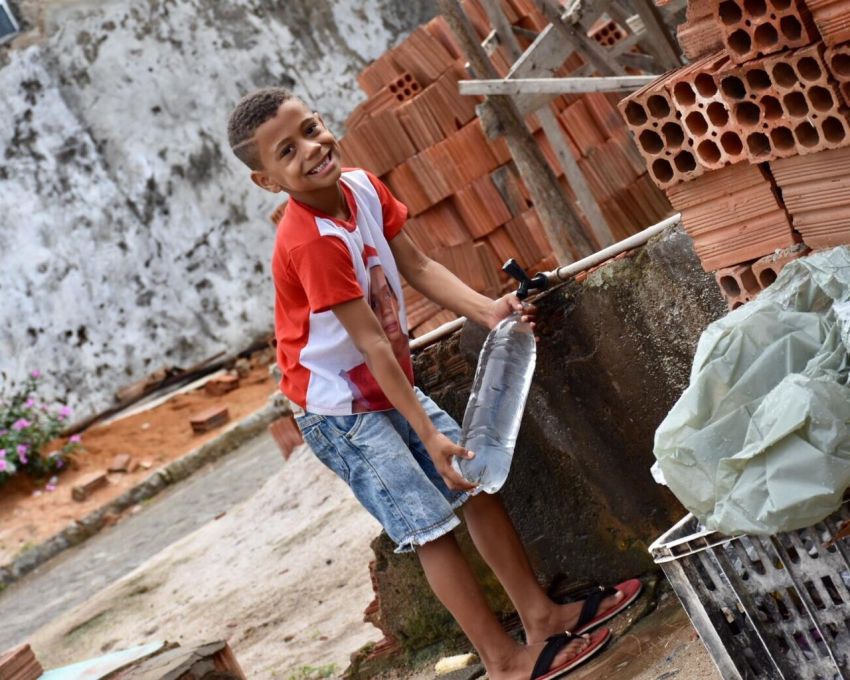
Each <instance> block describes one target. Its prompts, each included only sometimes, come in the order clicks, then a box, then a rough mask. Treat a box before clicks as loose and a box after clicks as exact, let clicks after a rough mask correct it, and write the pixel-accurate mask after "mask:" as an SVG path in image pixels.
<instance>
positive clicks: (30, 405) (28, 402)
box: [24, 397, 35, 408]
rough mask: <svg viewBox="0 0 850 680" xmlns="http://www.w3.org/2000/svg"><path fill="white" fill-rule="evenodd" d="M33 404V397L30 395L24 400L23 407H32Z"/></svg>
mask: <svg viewBox="0 0 850 680" xmlns="http://www.w3.org/2000/svg"><path fill="white" fill-rule="evenodd" d="M34 406H35V399H33V398H32V397H30V398H29V399H27V400H26V401H25V402H24V408H33V407H34Z"/></svg>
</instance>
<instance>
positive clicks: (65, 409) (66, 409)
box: [57, 406, 73, 418]
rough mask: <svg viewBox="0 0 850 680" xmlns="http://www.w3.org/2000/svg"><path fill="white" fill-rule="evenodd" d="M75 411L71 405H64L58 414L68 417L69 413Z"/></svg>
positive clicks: (61, 416)
mask: <svg viewBox="0 0 850 680" xmlns="http://www.w3.org/2000/svg"><path fill="white" fill-rule="evenodd" d="M71 413H73V410H72V409H71V407H70V406H63V407H62V408H60V409H59V413H58V414H57V415H58V416H59V417H60V418H67V417H68V416H69V415H71Z"/></svg>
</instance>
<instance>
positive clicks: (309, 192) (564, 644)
mask: <svg viewBox="0 0 850 680" xmlns="http://www.w3.org/2000/svg"><path fill="white" fill-rule="evenodd" d="M228 137H229V141H230V145H231V148H232V149H233V152H234V153H235V154H236V156H237V157H238V158H239V159H240V160H242V161H243V162H244V163H245V164H246V165H247V166H248V167H249V169H250V170H251V179H252V181H253V182H254V183H255V184H256V185H257V186H259V187H260V188H262V189H264V190H266V191H270V192H274V193H277V192H287V193H288V194H289V202H288V203H287V207H286V210H285V212H284V215H283V217H282V219H281V221H280V224H279V225H278V231H277V238H276V243H275V248H274V254H273V256H272V274H273V278H274V284H275V334H276V337H277V348H278V363H279V365H280V368H281V370H282V372H283V380H282V382H281V390H282V391H283V392H284V393H285V394H286V395H287V396H288V397H289V398H290V399H292V401H294V402H296V403H297V404H299V405H300V406H301V407H302V408H303V409H304V411H305V414H304V415H303V416H300V417H299V418H298V424H299V427H300V428H301V430H302V433H303V435H304V439H305V441H306V442H307V443H308V444H309V446H310V448H311V449H312V450H313V452H314V453H315V454H316V456H317V457H318V458H319V459H320V460H321V461H322V462H323V463H324V464H325V465H326V466H327V467H329V468H330V469H331V470H333V471H334V472H335V473H336V474H337V475H339V477H341V478H342V479H343V480H344V481H345V482H346V483H347V484H348V485H349V487H350V488H351V490H352V491H353V493H354V494H355V496H356V497H357V498H358V500H359V501H360V502H361V504H362V505H363V506H364V507H365V508H366V509H367V510H368V511H369V512H370V513H371V514H372V515H373V516H374V517H375V518H376V519H377V520H378V521H379V522H380V523H381V524H382V526H383V527H384V529H385V530H386V532H387V534H388V535H389V536H390V538H391V539H393V541H395V543H396V544H397V546H398V548H397V551H398V552H406V551H411V550H415V551H416V553H417V555H418V557H419V559H420V561H421V563H422V566H423V569H424V571H425V575H426V577H427V579H428V582H429V583H430V585H431V587H432V589H433V590H434V592H435V594H436V595H437V597H438V598H439V599H440V600H441V601H442V602H443V604H444V605H445V606H446V607H447V608H448V609H449V611H451V613H452V615H453V616H454V617H455V619H456V620H457V621H458V623H459V624H460V626H461V628H462V629H463V631H464V632H465V633H466V635H467V637H469V639H470V641H471V642H472V644H473V645H474V646H475V647H476V649H477V650H478V652H479V655H480V656H481V659H482V661H483V663H484V665H485V667H486V668H487V672H488V674H489V677H490V678H491V679H492V680H527V679H528V678H541V679H548V678H554V677H560V676H562V675H563V674H565V673H566V672H568V671H569V670H571V669H572V668H574V667H575V666H576V665H578V664H579V663H582V662H583V661H586V660H587V659H588V658H589V657H590V656H591V655H592V654H594V653H596V652H598V651H599V650H600V649H601V648H602V646H603V645H604V644H605V642H606V641H607V639H608V636H609V632H608V631H607V630H605V629H596V630H595V632H594V633H593V634H592V635H582V634H583V633H586V632H587V631H590V630H592V629H594V628H596V626H598V625H599V624H600V623H602V622H603V621H605V620H607V619H608V618H610V617H611V616H613V615H614V614H616V613H617V612H619V611H620V610H622V609H623V608H624V607H625V606H627V605H628V604H629V603H630V602H631V601H632V600H633V599H634V598H635V597H637V594H638V591H639V589H640V585H639V582H636V581H629V582H626V583H624V584H620V586H618V587H617V589H616V590H614V589H610V590H600V591H599V592H598V593H596V594H595V595H594V596H592V597H589V598H588V599H587V600H585V601H584V602H579V603H570V604H556V603H554V602H552V601H551V600H550V599H549V598H548V597H547V595H546V594H545V592H544V591H543V590H542V589H541V587H540V585H539V584H538V583H537V580H536V578H535V576H534V573H533V571H532V569H531V567H530V565H529V562H528V558H527V556H526V554H525V551H524V549H523V547H522V544H521V543H520V540H519V536H518V535H517V533H516V530H515V529H514V527H513V524H512V523H511V520H510V518H509V517H508V515H507V513H506V512H505V509H504V507H503V505H502V503H501V500H500V499H499V498H498V496H493V495H489V494H483V493H482V494H477V493H475V491H476V490H475V489H474V487H473V486H472V485H471V484H469V483H468V482H467V481H466V480H464V479H463V478H462V477H461V476H460V475H459V474H458V473H457V472H456V471H455V470H454V468H453V467H452V465H451V461H452V458H453V457H455V456H457V457H471V456H472V455H473V454H472V453H471V452H469V451H466V450H464V449H463V448H462V447H460V446H458V445H457V443H456V442H457V441H458V439H459V436H460V428H459V427H458V425H457V423H455V421H454V420H452V418H451V417H450V416H448V415H447V414H446V413H445V412H443V411H442V410H441V409H440V408H439V407H438V406H437V405H436V404H435V403H434V402H433V401H431V400H430V399H429V398H428V397H427V396H425V395H424V394H423V393H422V392H421V391H420V390H419V389H418V388H415V387H414V385H413V367H412V361H411V357H410V349H409V343H408V336H407V330H406V329H407V314H406V310H405V306H404V298H403V295H402V289H401V277H404V279H405V280H406V281H407V282H408V283H409V284H410V285H411V286H413V287H414V288H415V289H416V290H418V291H419V292H421V293H422V294H423V295H425V296H426V297H428V298H429V299H431V300H433V301H434V302H436V303H437V304H439V305H441V306H443V307H445V308H447V309H450V310H452V311H454V312H456V313H457V314H459V315H463V316H466V317H467V318H469V319H471V320H472V321H474V322H476V323H478V324H481V325H483V326H485V327H487V328H493V327H494V326H495V325H496V324H497V323H498V322H499V321H500V320H502V319H504V318H505V317H507V316H508V315H510V314H512V313H514V312H516V311H522V313H523V314H525V317H524V318H525V319H526V320H531V318H532V315H533V314H534V309H533V307H531V306H528V305H523V304H522V303H520V301H519V300H518V299H517V298H516V296H515V295H506V296H504V297H502V298H500V299H498V300H491V299H489V298H487V297H485V296H483V295H481V294H479V293H477V292H475V291H474V290H472V289H471V288H469V287H468V286H467V285H465V284H464V283H463V282H462V281H460V280H459V279H458V278H457V277H455V276H454V275H453V274H452V273H451V272H449V271H448V270H447V269H446V268H445V267H443V266H442V265H440V264H438V263H437V262H435V261H433V260H431V259H430V258H428V257H426V256H425V255H424V254H423V253H421V252H420V251H419V250H418V249H417V248H416V247H415V246H414V245H413V243H412V241H411V240H410V239H409V238H408V237H407V235H406V234H405V232H404V224H405V220H406V218H407V208H406V207H405V206H404V205H403V204H402V203H400V202H399V201H398V200H396V199H395V198H394V197H393V196H392V194H391V193H390V191H389V190H388V189H387V188H386V186H384V184H383V183H381V181H380V180H379V179H378V178H376V177H374V176H373V175H371V174H370V173H368V172H367V171H365V170H359V169H343V168H342V167H341V166H340V149H339V145H338V144H337V141H336V139H335V138H334V136H333V134H332V133H331V132H330V131H329V130H328V129H327V127H326V126H325V125H324V123H323V121H322V119H321V116H319V115H318V114H316V113H315V112H313V111H312V110H311V109H310V108H309V107H308V106H307V105H306V104H305V103H304V102H303V101H302V100H300V99H299V98H297V97H295V96H294V95H292V94H291V93H290V92H289V91H288V90H285V89H282V88H268V89H264V90H260V91H257V92H254V93H253V94H250V95H248V96H247V97H245V98H244V99H243V100H242V101H241V102H240V103H239V104H238V105H237V106H236V108H235V110H234V111H233V113H232V114H231V116H230V120H229V122H228ZM459 508H462V512H463V516H464V519H465V520H466V523H467V526H468V528H469V532H470V535H471V536H472V539H473V542H474V543H475V546H476V548H477V549H478V550H479V552H480V553H481V554H482V556H483V557H484V559H485V560H486V561H487V563H488V564H489V565H490V567H491V568H492V569H493V571H494V573H495V574H496V576H497V577H498V578H499V580H500V581H501V582H502V584H503V585H504V587H505V590H506V591H507V593H508V595H509V596H510V597H511V599H512V601H513V603H514V605H515V606H516V608H517V611H518V612H519V615H520V618H521V620H522V623H523V626H524V628H525V632H526V639H527V640H528V644H526V645H520V644H518V643H517V642H516V641H514V640H513V639H512V638H510V637H509V636H508V635H507V634H506V633H505V632H504V631H503V630H502V627H501V625H500V624H499V621H498V620H497V618H496V617H495V615H494V614H493V613H492V612H491V611H490V609H489V607H488V605H487V602H486V600H485V599H484V595H483V593H482V591H481V589H480V587H479V586H478V584H477V583H476V581H475V579H474V577H473V575H472V572H471V570H470V568H469V565H468V564H467V562H466V560H465V559H464V557H463V555H462V554H461V552H460V549H459V547H458V545H457V542H456V541H455V538H454V536H453V534H452V530H453V529H454V528H455V527H456V526H457V525H458V524H459V522H460V520H459V519H458V517H457V516H456V514H455V510H456V509H459ZM563 631H574V633H575V634H572V633H564V632H563Z"/></svg>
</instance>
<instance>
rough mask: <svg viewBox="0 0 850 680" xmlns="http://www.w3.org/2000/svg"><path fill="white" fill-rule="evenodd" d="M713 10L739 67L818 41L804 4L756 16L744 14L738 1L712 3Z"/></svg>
mask: <svg viewBox="0 0 850 680" xmlns="http://www.w3.org/2000/svg"><path fill="white" fill-rule="evenodd" d="M712 9H713V11H714V16H715V18H716V19H717V21H718V22H719V24H720V27H721V30H722V32H723V43H724V45H725V46H726V48H727V50H728V51H729V55H730V56H731V57H732V59H733V60H734V61H735V62H737V63H739V64H743V63H744V62H747V61H750V60H751V59H755V58H756V57H759V56H764V55H766V54H772V53H774V52H781V51H782V50H785V49H788V48H795V47H803V46H804V45H808V44H810V43H811V42H813V41H815V40H817V39H818V31H817V28H816V27H815V24H814V21H813V20H812V15H811V13H810V12H809V10H808V8H807V7H806V3H805V2H803V0H791V1H790V2H788V3H787V7H785V8H781V9H780V8H777V7H776V6H774V5H771V9H770V11H766V12H764V13H763V14H761V15H758V16H757V15H756V14H754V13H753V12H751V11H747V9H746V8H745V5H744V3H743V2H742V1H741V0H712Z"/></svg>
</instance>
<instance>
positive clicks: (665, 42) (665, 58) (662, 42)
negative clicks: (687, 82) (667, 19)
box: [632, 0, 682, 71]
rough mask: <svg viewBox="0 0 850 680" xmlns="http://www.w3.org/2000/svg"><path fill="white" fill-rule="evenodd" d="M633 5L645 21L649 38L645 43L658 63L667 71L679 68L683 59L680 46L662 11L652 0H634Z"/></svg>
mask: <svg viewBox="0 0 850 680" xmlns="http://www.w3.org/2000/svg"><path fill="white" fill-rule="evenodd" d="M632 5H633V6H634V8H635V10H636V11H637V13H638V16H639V17H640V18H641V20H642V21H643V27H644V30H645V31H646V36H647V40H646V41H645V43H644V45H645V47H646V49H647V51H649V53H650V54H652V55H653V56H654V57H655V58H656V59H657V60H658V65H659V66H661V67H662V68H663V69H664V70H665V71H669V70H670V69H674V68H679V67H680V66H681V65H682V59H681V57H680V56H679V47H678V44H677V43H676V41H675V40H673V36H671V35H670V31H668V30H667V27H666V26H665V25H664V21H663V20H662V19H661V13H660V12H659V10H658V8H657V7H656V6H655V4H654V3H653V2H652V0H632Z"/></svg>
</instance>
